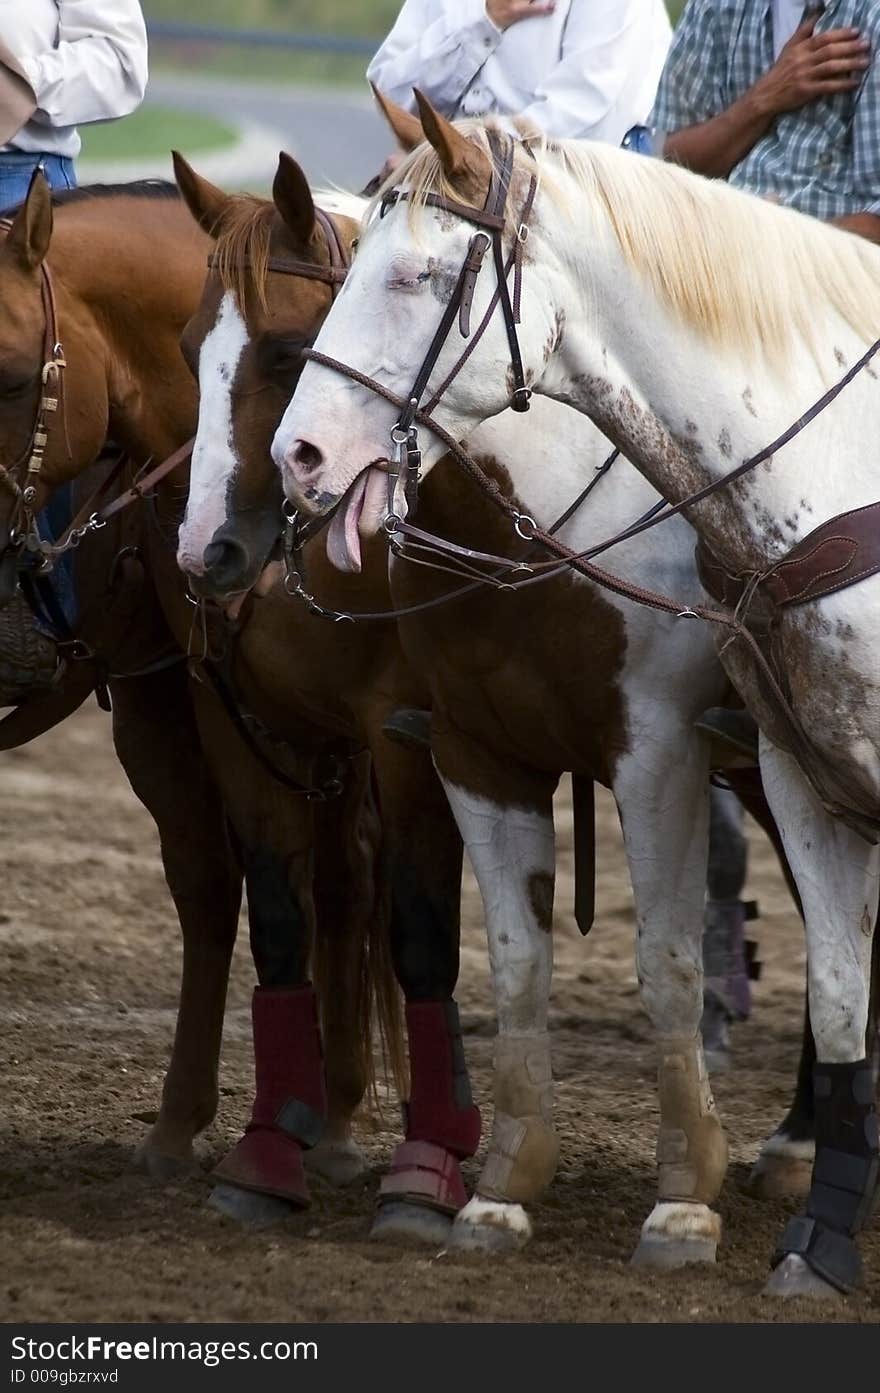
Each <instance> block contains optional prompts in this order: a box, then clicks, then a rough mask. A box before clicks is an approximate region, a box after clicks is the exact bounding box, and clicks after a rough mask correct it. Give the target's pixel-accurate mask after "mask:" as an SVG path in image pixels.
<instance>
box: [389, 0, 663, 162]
mask: <svg viewBox="0 0 880 1393" xmlns="http://www.w3.org/2000/svg"><path fill="white" fill-rule="evenodd" d="M670 38H671V29H670V25H669V18H668V16H667V13H666V6H665V5H664V3H663V0H555V3H553V0H534V2H533V3H529V0H405V3H404V6H403V8H402V10H401V11H400V14H399V15H398V18H397V21H396V23H395V25H394V28H393V29H392V30H391V33H390V34H389V35H388V38H387V39H386V40H385V42H384V43H383V44H382V47H381V48H380V49H379V52H378V53H377V54H376V56H375V58H374V59H373V60H372V62H371V63H370V66H369V68H368V69H367V77H368V79H369V81H370V82H371V83H372V84H373V86H374V87H377V88H378V89H379V91H380V92H382V93H383V95H385V96H387V97H390V98H391V99H392V100H393V101H395V102H397V103H398V104H399V105H401V106H404V107H406V108H407V109H408V110H412V109H413V92H412V89H413V88H414V87H418V88H419V89H420V90H421V91H422V92H424V94H425V96H426V97H428V98H429V100H430V101H431V102H432V103H433V105H434V106H436V107H437V109H438V110H439V111H441V112H442V113H443V114H444V115H445V116H447V117H450V118H454V117H466V116H487V115H490V114H496V115H500V116H514V115H520V114H521V115H523V116H524V117H525V118H526V120H527V121H529V122H531V123H532V124H533V125H534V126H535V127H536V128H537V129H538V130H540V131H542V132H543V133H544V134H545V135H548V136H551V137H555V138H557V139H564V138H567V137H576V138H583V139H591V140H604V141H609V142H611V143H612V144H614V145H619V144H620V142H621V141H622V139H623V137H624V135H625V134H626V132H627V131H628V130H629V129H630V128H631V127H632V126H636V125H640V124H643V123H644V122H646V121H647V118H648V114H649V112H650V110H651V107H652V105H653V102H654V96H655V93H656V90H657V84H658V82H659V80H660V73H661V71H662V69H663V64H664V61H665V59H666V53H667V50H668V48H669V43H670Z"/></svg>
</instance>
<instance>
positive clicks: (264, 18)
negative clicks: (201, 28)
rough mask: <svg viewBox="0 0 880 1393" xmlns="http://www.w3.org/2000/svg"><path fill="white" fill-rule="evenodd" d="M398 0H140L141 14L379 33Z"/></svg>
mask: <svg viewBox="0 0 880 1393" xmlns="http://www.w3.org/2000/svg"><path fill="white" fill-rule="evenodd" d="M401 4H402V0H321V3H320V4H319V5H316V4H315V3H314V0H144V2H143V10H144V14H145V15H146V16H147V19H164V20H177V21H179V22H180V23H187V24H222V25H226V26H228V27H229V28H230V29H286V30H288V31H289V32H290V33H321V34H358V35H364V34H365V35H367V37H375V38H381V37H382V35H383V34H386V33H387V32H388V30H389V29H390V28H391V25H392V24H393V22H394V19H395V17H396V15H397V13H398V11H399V10H400V6H401Z"/></svg>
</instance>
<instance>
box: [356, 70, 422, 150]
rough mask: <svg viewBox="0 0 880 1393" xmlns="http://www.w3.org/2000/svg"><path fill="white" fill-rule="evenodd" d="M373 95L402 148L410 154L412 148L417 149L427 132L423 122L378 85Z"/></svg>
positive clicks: (374, 88) (371, 84)
mask: <svg viewBox="0 0 880 1393" xmlns="http://www.w3.org/2000/svg"><path fill="white" fill-rule="evenodd" d="M370 86H371V87H372V88H373V96H374V97H375V98H376V101H377V102H378V104H379V110H380V111H381V112H382V115H383V116H384V117H385V120H386V121H387V122H388V124H389V126H390V127H391V130H392V132H393V135H394V139H395V140H396V141H397V143H398V145H399V146H400V148H401V150H403V151H405V152H406V154H409V152H410V150H415V148H416V146H417V145H421V143H422V141H423V140H424V139H425V132H424V131H423V130H422V123H421V121H420V120H419V119H418V117H417V116H413V114H412V112H410V111H407V110H406V109H405V108H404V107H402V106H398V105H397V102H393V101H392V100H391V98H390V97H385V96H383V94H382V93H381V92H380V91H379V89H378V87H375V86H373V83H372V82H371V83H370Z"/></svg>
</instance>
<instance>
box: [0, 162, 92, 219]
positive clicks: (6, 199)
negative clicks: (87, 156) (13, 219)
mask: <svg viewBox="0 0 880 1393" xmlns="http://www.w3.org/2000/svg"><path fill="white" fill-rule="evenodd" d="M37 167H39V168H40V169H42V171H43V173H44V174H45V176H46V178H47V179H48V181H49V188H50V189H75V188H76V172H75V170H74V167H73V160H71V159H69V158H68V157H67V156H66V155H39V154H30V153H28V152H26V151H24V150H6V151H5V152H0V212H5V211H7V210H8V209H11V208H17V207H18V205H19V203H23V202H24V199H25V195H26V194H27V191H28V188H29V186H30V182H31V176H32V174H33V172H34V170H35V169H36V168H37Z"/></svg>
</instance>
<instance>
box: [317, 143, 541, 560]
mask: <svg viewBox="0 0 880 1393" xmlns="http://www.w3.org/2000/svg"><path fill="white" fill-rule="evenodd" d="M487 139H488V142H489V151H490V155H491V163H492V175H491V179H490V182H489V189H488V192H487V194H486V200H485V203H484V204H483V207H482V208H476V207H474V206H473V205H472V204H469V203H460V202H459V201H458V200H456V199H453V198H447V197H445V196H444V195H442V194H436V193H428V194H426V195H425V196H424V200H423V201H424V203H425V204H427V205H429V206H430V207H432V208H439V209H440V210H441V212H445V213H449V214H451V215H452V216H453V217H456V218H458V219H460V220H463V221H465V222H468V223H470V224H471V225H472V226H474V227H476V228H477V231H476V232H475V233H474V235H473V237H471V239H470V242H469V243H468V249H467V252H466V254H465V258H464V261H463V263H462V266H461V270H460V271H459V274H458V279H457V281H456V284H455V288H454V290H453V292H452V296H451V297H450V300H449V302H448V304H447V305H446V308H445V310H444V312H443V316H442V318H441V320H440V323H439V324H438V326H437V330H436V333H435V334H434V337H433V338H432V339H431V342H430V344H429V345H428V349H427V351H426V353H425V356H424V358H423V359H422V362H421V365H420V367H419V369H418V371H417V372H416V375H415V379H414V381H413V385H412V387H411V388H410V390H409V392H408V393H407V394H406V396H405V397H404V398H401V397H399V396H398V395H397V394H396V393H394V392H390V391H389V390H388V388H386V387H384V386H383V384H382V383H381V382H378V381H377V380H376V379H375V378H373V377H370V376H368V375H367V374H366V373H360V372H358V371H357V370H356V369H354V368H352V367H350V366H349V365H348V364H347V363H343V362H341V361H340V360H339V359H336V358H332V357H330V356H329V355H328V354H325V353H319V352H316V351H315V349H313V348H307V349H304V350H303V357H304V358H306V359H307V360H308V361H311V362H314V363H318V364H319V365H321V366H322V367H328V368H332V369H333V370H334V371H336V372H340V373H342V374H343V375H344V376H346V377H349V378H351V379H352V380H353V381H355V382H359V383H360V384H361V385H362V386H365V387H368V388H369V389H370V390H371V391H373V392H375V393H376V394H377V395H378V396H381V397H384V398H385V400H386V401H390V402H392V403H393V404H394V405H397V406H399V407H400V408H401V410H400V415H399V416H398V418H397V421H396V422H395V424H394V426H393V428H392V430H391V444H392V450H391V458H390V460H389V461H388V465H387V474H388V513H387V516H386V518H385V530H386V533H387V534H388V535H389V537H394V536H397V537H399V536H400V535H403V536H405V535H406V534H407V532H408V531H409V530H410V529H409V525H408V524H407V523H406V522H405V521H404V520H403V519H402V518H400V517H399V516H398V515H397V514H396V513H395V511H394V498H395V494H396V490H397V485H398V482H399V481H400V478H401V473H402V472H403V478H404V497H405V498H406V502H407V508H408V510H409V511H413V510H414V508H415V504H416V500H417V496H418V483H419V478H420V473H421V451H420V449H419V443H418V429H417V427H418V425H419V424H424V425H427V426H429V427H430V429H432V430H434V429H435V427H434V424H433V422H432V421H431V419H430V417H431V412H432V411H433V410H434V408H435V407H436V406H437V404H438V402H439V401H440V399H441V398H442V396H443V394H444V393H445V392H446V391H447V389H448V388H449V386H450V385H451V383H452V382H453V381H454V380H455V378H456V377H457V376H458V374H459V373H460V372H461V370H462V368H463V367H464V365H465V363H466V362H467V360H468V358H469V357H470V355H471V354H472V353H473V351H474V349H475V348H476V346H477V344H478V343H479V341H480V339H481V338H482V336H483V334H484V333H485V331H486V329H487V328H488V326H489V323H490V321H491V319H492V317H493V315H494V313H495V310H496V307H498V306H499V305H500V307H501V313H502V316H503V319H504V327H505V331H506V334H507V343H508V349H509V352H510V367H511V375H512V379H513V391H512V393H511V400H510V407H511V410H512V411H528V409H529V402H530V398H531V395H532V393H531V389H530V387H529V386H528V384H527V382H526V375H525V371H524V368H523V361H522V353H521V351H520V346H519V336H518V334H517V325H518V324H519V322H520V300H521V288H522V258H523V248H524V246H525V242H526V239H527V237H528V232H529V219H530V217H531V212H532V206H533V204H534V201H535V194H536V192H537V187H538V180H537V175H536V174H535V173H533V174H532V175H531V177H530V180H529V188H528V192H527V194H526V197H525V199H524V201H523V205H522V209H521V211H520V216H519V221H518V224H517V230H516V235H515V238H514V242H513V248H512V250H511V251H510V253H509V254H508V256H507V257H505V254H504V231H505V228H506V226H507V204H508V199H509V196H510V183H511V178H512V176H513V168H514V160H515V155H516V146H517V142H516V141H515V140H514V139H513V137H504V136H503V135H502V134H501V133H500V132H498V131H495V130H489V131H487ZM523 148H524V149H525V150H528V145H526V144H524V145H523ZM411 197H412V195H411V193H410V192H409V190H406V189H389V190H388V191H387V192H386V193H385V194H384V196H383V198H382V200H381V203H380V208H379V217H380V219H381V218H384V217H385V215H386V213H387V212H388V210H389V208H392V207H394V206H395V204H398V203H402V202H404V201H406V200H407V199H410V198H411ZM490 247H491V248H492V259H493V262H494V265H495V276H496V285H495V291H494V293H493V295H492V297H491V299H490V301H489V304H488V306H487V309H486V312H485V314H484V315H483V318H482V320H481V321H480V323H479V325H478V327H477V329H476V330H475V331H474V334H473V336H471V326H470V317H471V307H472V304H473V299H474V292H475V290H476V284H477V277H478V276H479V274H480V271H481V269H482V266H483V263H484V260H485V258H486V254H487V252H488V251H489V248H490ZM511 271H512V272H513V277H514V285H513V295H512V296H511V293H510V287H509V284H508V282H509V278H510V274H511ZM456 320H458V329H459V333H460V334H461V337H462V338H463V339H469V340H470V342H469V343H468V345H467V347H466V348H465V350H464V352H463V353H461V354H460V356H459V357H458V359H457V360H456V362H455V364H454V365H453V367H452V369H451V370H450V371H449V373H447V375H446V377H445V378H444V380H443V382H442V383H441V384H440V386H439V387H438V388H437V390H436V391H435V392H434V394H433V396H432V397H431V400H430V401H429V402H428V403H427V405H426V406H425V407H424V408H422V407H421V401H422V397H423V396H424V394H425V391H426V390H427V386H428V382H429V380H430V377H431V374H432V372H433V371H434V368H435V367H436V365H437V360H438V358H439V357H440V354H441V352H442V351H443V348H444V346H445V345H446V343H447V341H448V339H449V335H450V334H451V333H452V329H453V325H454V324H455V322H456ZM404 459H405V464H404Z"/></svg>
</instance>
